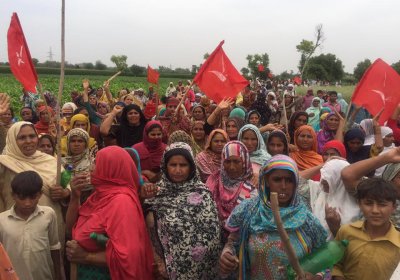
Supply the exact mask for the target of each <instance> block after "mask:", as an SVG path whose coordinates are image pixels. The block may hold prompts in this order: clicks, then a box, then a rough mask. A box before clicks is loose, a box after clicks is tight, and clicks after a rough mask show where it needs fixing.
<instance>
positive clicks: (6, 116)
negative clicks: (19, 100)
mask: <svg viewBox="0 0 400 280" xmlns="http://www.w3.org/2000/svg"><path fill="white" fill-rule="evenodd" d="M11 120H12V114H11V110H10V109H8V110H7V111H6V112H5V113H4V114H3V115H1V122H2V123H4V124H9V123H10V122H11Z"/></svg>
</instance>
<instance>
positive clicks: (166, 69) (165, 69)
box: [158, 66, 174, 73]
mask: <svg viewBox="0 0 400 280" xmlns="http://www.w3.org/2000/svg"><path fill="white" fill-rule="evenodd" d="M158 72H160V73H174V70H172V69H171V68H169V67H166V66H159V67H158Z"/></svg>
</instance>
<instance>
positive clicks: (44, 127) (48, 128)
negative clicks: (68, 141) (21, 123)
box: [35, 106, 55, 136]
mask: <svg viewBox="0 0 400 280" xmlns="http://www.w3.org/2000/svg"><path fill="white" fill-rule="evenodd" d="M38 114H39V121H38V122H37V123H36V124H35V129H36V131H37V133H38V134H41V133H45V134H50V135H53V134H54V133H55V131H54V130H55V126H54V124H53V125H51V120H52V118H53V117H54V115H55V113H54V111H53V109H52V108H51V107H49V106H40V107H39V109H38ZM54 136H55V135H54Z"/></svg>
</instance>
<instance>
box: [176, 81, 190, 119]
mask: <svg viewBox="0 0 400 280" xmlns="http://www.w3.org/2000/svg"><path fill="white" fill-rule="evenodd" d="M193 85H194V79H193V80H192V81H191V82H190V85H189V88H188V90H187V91H186V92H185V95H184V96H183V97H182V99H181V101H180V102H179V104H178V107H176V109H175V115H176V114H177V113H178V110H179V108H180V107H181V105H182V103H183V102H184V100H185V99H186V98H187V95H188V93H189V90H190V89H191V88H192V86H193Z"/></svg>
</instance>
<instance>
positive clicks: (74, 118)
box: [70, 114, 90, 133]
mask: <svg viewBox="0 0 400 280" xmlns="http://www.w3.org/2000/svg"><path fill="white" fill-rule="evenodd" d="M77 121H80V122H85V123H87V127H86V132H87V133H90V121H89V118H88V117H86V116H85V115H84V114H76V115H74V116H72V118H71V121H70V127H71V128H74V125H75V123H76V122H77Z"/></svg>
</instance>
